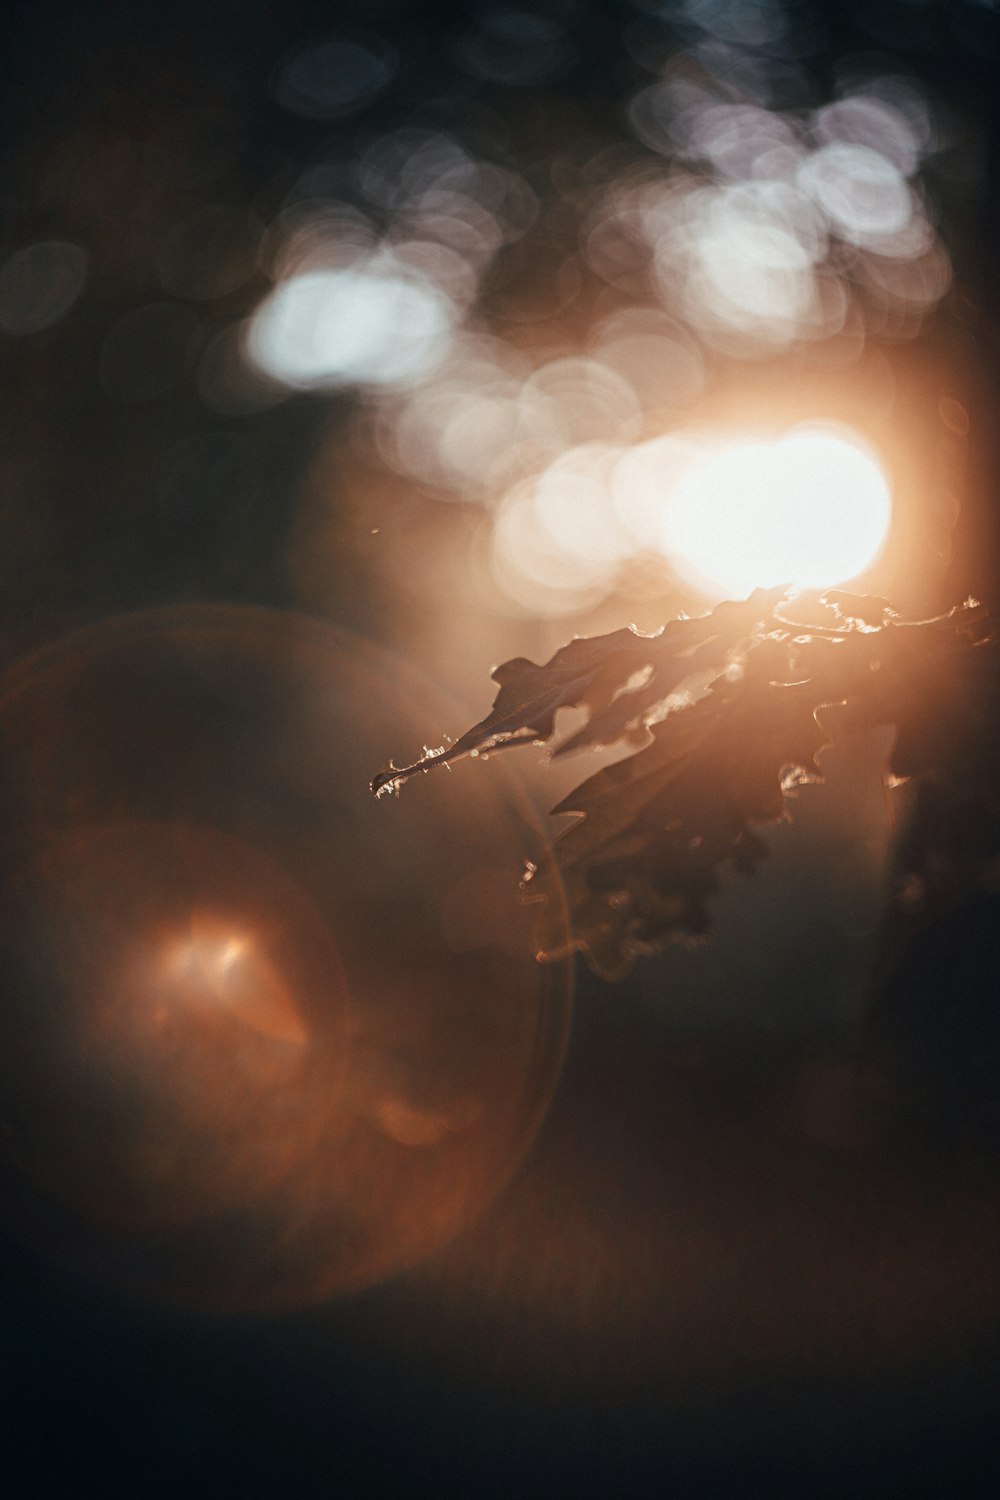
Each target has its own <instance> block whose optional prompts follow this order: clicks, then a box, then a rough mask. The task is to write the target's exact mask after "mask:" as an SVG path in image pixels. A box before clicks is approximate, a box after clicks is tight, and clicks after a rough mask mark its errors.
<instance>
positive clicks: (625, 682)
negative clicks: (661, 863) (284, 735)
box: [371, 589, 785, 796]
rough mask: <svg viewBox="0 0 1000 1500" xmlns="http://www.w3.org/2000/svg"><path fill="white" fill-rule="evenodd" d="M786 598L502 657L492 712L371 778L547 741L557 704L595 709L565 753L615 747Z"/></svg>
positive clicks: (769, 595)
mask: <svg viewBox="0 0 1000 1500" xmlns="http://www.w3.org/2000/svg"><path fill="white" fill-rule="evenodd" d="M784 595H785V590H784V589H770V590H766V589H757V590H756V591H755V592H754V593H753V594H751V595H750V597H749V598H748V599H746V600H743V601H742V602H739V603H735V602H731V601H727V602H726V603H723V604H720V605H719V606H718V607H717V608H716V609H714V610H713V611H712V612H711V614H708V615H703V616H700V617H698V618H696V619H678V620H672V621H671V622H670V624H669V625H667V626H665V627H664V629H663V630H661V631H660V632H659V634H657V635H642V634H640V633H639V631H637V630H634V629H632V628H631V627H628V628H625V629H622V630H615V631H613V632H612V633H611V634H610V635H598V636H591V637H579V638H578V639H576V640H574V641H570V643H569V645H567V646H563V647H562V648H561V649H560V650H559V651H557V652H556V653H555V655H554V656H553V657H552V658H551V660H549V661H547V662H545V663H544V665H541V666H539V665H538V664H537V663H536V662H533V661H529V660H528V659H527V658H526V657H523V656H518V657H515V658H514V659H513V660H512V661H508V662H504V663H503V665H502V666H499V667H497V668H496V669H495V671H494V672H493V674H492V675H493V681H494V682H496V683H498V684H499V686H500V691H499V692H498V693H497V695H496V698H495V699H494V701H493V707H492V709H491V710H490V712H489V713H488V714H487V716H486V718H485V719H482V720H481V721H480V722H479V723H478V724H475V725H473V727H472V728H471V729H470V730H468V731H467V732H466V733H465V734H463V735H462V737H461V738H460V739H458V740H456V741H455V743H454V744H453V745H450V746H448V748H447V749H441V750H432V751H426V752H425V753H424V754H423V755H422V756H421V757H420V759H419V760H417V761H414V762H413V764H412V765H408V766H394V765H391V764H390V765H389V766H387V767H386V768H385V769H384V770H382V771H380V772H379V773H378V774H377V775H376V776H375V777H374V779H373V780H372V784H371V785H372V791H373V792H374V793H375V795H376V796H381V795H382V794H383V793H385V792H389V791H397V790H398V789H399V787H400V786H401V785H402V783H403V782H404V781H406V780H408V779H409V778H410V777H411V776H415V775H416V774H417V772H418V771H427V770H429V769H430V768H431V767H432V766H434V765H439V764H445V763H447V762H449V761H455V760H458V759H460V758H461V757H462V756H463V755H474V754H479V753H480V752H482V751H492V750H500V749H503V748H505V747H506V746H508V745H515V744H531V743H535V742H538V741H540V740H547V739H549V738H550V737H551V735H552V733H553V729H554V725H555V716H556V713H557V712H558V710H559V709H560V708H586V709H588V710H589V721H588V723H587V724H586V725H585V726H584V728H583V729H581V730H579V731H578V732H577V733H576V734H575V735H573V736H572V738H571V740H569V741H568V742H567V743H566V745H565V746H563V747H560V748H561V750H568V749H578V748H581V747H582V746H584V745H604V744H611V743H612V742H613V741H614V740H616V739H618V738H620V737H621V736H622V735H623V734H625V733H626V732H627V731H629V730H630V729H632V728H634V727H636V726H639V725H640V724H641V723H642V720H643V718H644V715H645V714H647V713H648V712H649V711H650V709H652V708H653V707H655V706H657V705H658V704H660V703H661V702H662V701H663V699H664V698H666V697H667V696H669V694H670V693H672V692H673V691H674V690H675V689H676V688H677V687H679V686H680V684H681V683H682V682H683V681H684V680H685V679H686V678H688V677H690V676H692V675H693V674H694V673H697V672H700V671H703V670H705V669H706V668H712V667H717V666H721V665H722V664H723V662H724V661H725V659H726V657H727V655H728V654H729V653H730V652H731V651H732V650H734V649H735V648H736V646H737V645H738V644H739V643H740V642H741V641H742V640H743V639H744V638H746V637H747V636H748V635H750V634H752V633H753V632H754V631H755V630H757V629H759V628H760V627H762V626H763V625H765V624H767V623H769V622H770V620H771V617H772V614H773V610H774V607H775V605H776V604H777V602H778V600H779V599H781V598H783V597H784ZM638 674H644V677H643V683H642V685H641V686H639V687H630V683H632V682H633V681H634V679H635V678H636V677H637V675H638Z"/></svg>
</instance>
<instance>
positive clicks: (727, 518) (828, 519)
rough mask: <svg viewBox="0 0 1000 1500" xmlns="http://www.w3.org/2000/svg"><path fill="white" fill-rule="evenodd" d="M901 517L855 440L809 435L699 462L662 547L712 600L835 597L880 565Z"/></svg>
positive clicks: (679, 496) (823, 431)
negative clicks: (764, 591)
mask: <svg viewBox="0 0 1000 1500" xmlns="http://www.w3.org/2000/svg"><path fill="white" fill-rule="evenodd" d="M891 511H892V504H891V499H890V494H889V486H888V482H887V480H886V477H885V475H884V474H883V472H882V469H881V468H880V466H879V464H878V462H877V460H876V459H875V457H874V456H873V455H872V453H871V452H870V451H869V450H868V449H867V448H866V447H865V446H864V445H863V444H862V443H861V441H860V440H859V439H858V438H857V437H856V436H855V435H854V434H853V433H851V432H849V431H847V430H846V429H841V428H835V427H825V426H811V427H801V428H798V429H796V430H795V431H794V432H793V433H791V434H789V435H788V436H787V437H784V438H782V439H780V440H779V441H778V442H773V443H768V442H761V441H744V442H736V443H731V444H729V445H728V446H725V447H722V448H717V449H716V450H715V451H714V452H710V453H708V454H707V455H706V456H705V457H704V458H702V459H700V460H697V461H696V462H695V463H694V464H693V465H692V466H691V467H690V468H689V469H688V470H687V472H686V473H685V474H684V475H683V476H682V477H681V479H680V480H679V481H678V483H677V485H676V487H675V488H674V489H673V490H672V492H671V493H670V495H669V497H668V499H667V501H666V504H665V508H664V511H663V531H662V542H661V545H662V546H663V549H664V551H666V552H667V554H668V555H669V556H670V558H671V559H672V560H673V561H674V562H675V563H676V564H677V566H678V567H679V568H680V570H681V571H682V572H684V573H686V574H688V575H689V576H690V578H691V580H692V581H693V582H695V583H698V584H700V585H701V586H703V587H704V588H705V590H706V592H709V593H711V592H721V593H722V594H728V595H734V596H742V595H745V594H748V593H750V592H751V590H753V589H755V588H769V587H773V586H775V585H777V584H783V583H784V584H789V585H791V586H793V587H798V588H825V587H828V586H829V585H831V584H836V583H844V582H846V581H847V580H848V579H852V578H855V577H857V575H858V574H860V573H862V572H864V570H865V569H866V568H868V567H869V566H870V565H871V564H872V563H873V562H874V560H875V558H876V557H877V556H878V553H879V551H880V550H881V548H882V545H883V543H884V541H885V538H886V534H887V532H888V529H889V522H890V519H891Z"/></svg>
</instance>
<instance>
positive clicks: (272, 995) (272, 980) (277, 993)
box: [163, 911, 308, 1042]
mask: <svg viewBox="0 0 1000 1500" xmlns="http://www.w3.org/2000/svg"><path fill="white" fill-rule="evenodd" d="M163 979H164V981H165V982H166V986H167V988H168V990H169V993H170V995H171V997H175V998H176V999H177V1000H179V1001H182V1002H186V1003H188V1004H192V1005H199V1004H202V1005H203V1004H205V1003H206V1002H209V1003H211V1004H212V1005H215V1006H218V1007H219V1008H220V1009H223V1010H225V1011H226V1012H227V1013H228V1014H230V1015H232V1016H235V1017H236V1019H237V1020H239V1021H242V1022H243V1023H244V1025H246V1026H251V1027H252V1028H253V1029H254V1030H255V1031H259V1032H260V1034H261V1035H262V1036H267V1037H271V1038H273V1039H274V1040H276V1041H282V1042H304V1041H306V1040H307V1036H308V1033H307V1032H306V1028H305V1026H304V1024H303V1021H302V1017H301V1015H300V1014H299V1010H298V1007H297V1006H296V1004H295V1000H294V998H293V996H292V994H291V992H290V990H289V988H288V985H287V984H286V983H285V981H284V980H283V979H282V977H281V975H280V974H279V973H278V971H277V969H276V968H275V966H274V964H272V963H271V962H270V961H269V960H268V958H267V955H266V954H265V953H264V952H263V951H262V949H261V948H260V946H259V944H258V943H256V942H255V941H254V939H253V937H252V936H251V935H249V934H247V933H246V932H243V931H241V930H235V929H234V928H233V927H232V924H231V923H230V924H228V925H227V924H226V923H225V922H223V921H220V920H219V919H218V918H216V919H213V918H212V917H211V916H210V915H208V914H205V913H203V912H199V911H196V912H195V913H194V914H193V916H192V918H191V928H190V931H189V932H187V933H185V934H184V936H183V937H181V938H179V939H178V940H177V941H176V942H174V943H171V944H170V945H169V946H168V948H167V951H166V954H165V963H164V968H163Z"/></svg>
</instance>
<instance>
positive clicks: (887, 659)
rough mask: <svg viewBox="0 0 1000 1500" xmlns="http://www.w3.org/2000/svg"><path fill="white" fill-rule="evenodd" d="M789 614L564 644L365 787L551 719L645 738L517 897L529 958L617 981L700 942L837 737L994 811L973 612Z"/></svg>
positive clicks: (547, 730)
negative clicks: (878, 740)
mask: <svg viewBox="0 0 1000 1500" xmlns="http://www.w3.org/2000/svg"><path fill="white" fill-rule="evenodd" d="M783 598H784V591H783V590H772V591H769V592H765V591H763V590H758V591H757V592H756V593H755V594H753V595H751V597H750V598H749V599H747V600H744V601H742V602H740V603H726V604H722V605H719V606H718V608H717V609H715V610H713V611H712V613H711V614H709V615H705V616H703V617H701V618H699V619H693V620H688V619H680V620H674V621H671V622H670V624H668V625H667V626H666V627H665V628H664V629H663V630H662V631H661V632H660V634H659V635H656V636H642V635H639V634H638V633H637V632H636V631H634V630H618V631H615V632H613V633H612V634H611V635H606V636H597V637H594V638H592V639H589V640H586V639H581V640H575V641H572V642H570V644H569V645H568V646H564V647H563V648H562V650H561V651H557V652H556V653H555V655H554V656H553V657H552V659H551V660H550V661H549V662H546V663H545V664H544V665H542V666H539V665H537V664H536V663H534V662H530V661H527V660H525V659H524V658H517V659H515V660H514V661H511V662H507V663H506V664H505V665H504V666H502V667H500V668H498V669H497V671H496V672H495V673H494V674H493V675H494V679H495V680H496V681H497V682H498V683H499V686H500V691H499V692H498V694H497V696H496V700H495V702H494V704H493V708H492V711H491V712H490V713H489V714H488V715H487V717H486V718H485V719H483V720H482V722H481V723H479V724H476V725H475V726H474V727H473V728H472V729H470V730H469V731H468V733H467V734H465V735H463V736H462V738H461V739H460V740H458V741H456V743H455V744H454V745H452V746H451V747H450V749H448V750H442V751H437V752H431V753H427V754H425V755H424V756H423V758H422V759H421V760H419V761H417V762H415V763H414V764H413V765H412V766H406V767H403V768H396V767H393V766H390V767H389V768H388V769H387V770H385V771H383V772H381V773H380V774H379V776H377V777H376V778H375V781H374V782H373V783H372V785H373V789H374V790H375V791H376V792H383V791H386V790H388V789H390V788H395V787H397V786H398V785H399V784H400V782H402V781H403V780H405V779H406V778H407V777H408V776H411V775H413V774H415V773H416V772H417V771H426V770H428V769H430V768H431V767H432V766H433V765H435V764H437V763H439V762H447V761H451V760H455V759H457V758H458V757H459V756H461V755H466V754H475V753H477V752H478V751H480V750H487V749H495V748H501V747H503V746H505V745H513V744H520V743H523V742H525V741H528V740H542V739H549V738H550V737H551V735H552V734H553V732H554V727H555V717H556V714H557V712H558V710H559V709H560V708H562V707H570V706H573V707H585V708H586V709H587V710H588V711H589V713H588V719H587V722H586V723H585V724H584V725H583V726H582V727H581V728H580V729H578V730H577V731H576V732H575V733H574V734H573V735H571V736H570V738H569V739H567V740H566V741H564V743H563V744H562V745H561V746H559V747H557V750H556V752H555V753H557V754H559V753H564V752H565V751H568V750H575V749H579V748H581V747H583V746H586V745H606V744H611V743H613V742H614V741H615V740H617V739H621V738H623V737H626V738H629V739H632V740H633V741H634V740H640V741H641V742H642V746H643V748H640V749H638V750H636V751H635V752H634V753H632V754H631V755H628V756H626V757H625V758H624V759H622V760H619V761H616V762H615V763H613V764H612V765H609V766H606V767H604V768H603V769H602V770H600V771H598V772H597V773H596V774H595V775H593V776H591V777H590V778H589V779H588V780H586V781H584V782H583V784H582V785H581V786H579V787H577V789H576V790H575V791H574V792H572V793H570V795H569V796H568V797H566V798H565V799H564V800H563V801H562V802H561V803H560V804H559V806H558V807H556V808H555V809H554V812H555V813H559V814H561V813H565V814H572V815H574V816H575V821H574V823H573V824H572V826H570V827H569V828H567V829H566V830H565V831H564V832H563V833H562V834H561V835H560V836H559V837H558V838H557V839H556V840H555V843H554V845H553V846H552V848H551V849H550V850H549V851H548V853H547V854H546V855H545V856H544V858H543V859H542V860H541V862H540V863H539V865H538V867H537V868H534V867H532V868H530V869H529V871H528V875H527V877H526V879H525V881H524V889H525V891H526V893H527V896H528V898H529V899H531V900H535V901H538V902H539V903H540V916H539V926H538V946H539V950H540V951H539V956H540V957H542V958H555V957H558V956H559V955H561V954H565V953H566V952H567V951H569V950H572V949H581V950H582V951H583V953H584V954H585V956H586V958H587V961H588V962H589V963H590V965H591V966H592V967H593V968H594V969H595V970H596V971H597V972H598V973H600V974H603V975H605V976H607V977H609V978H616V977H619V976H620V975H622V974H624V973H625V972H626V971H627V970H628V968H629V967H630V965H631V964H632V962H633V960H634V958H635V956H636V955H637V954H639V953H645V952H651V951H654V950H655V949H657V948H659V947H661V946H662V945H663V944H664V943H665V942H667V941H669V940H670V939H672V938H688V939H691V938H698V937H701V936H703V935H704V934H705V933H706V932H707V931H708V929H709V926H710V919H709V901H710V899H711V897H712V896H714V895H715V894H716V892H717V891H718V889H719V883H720V875H721V873H722V872H723V871H724V870H725V869H726V868H732V869H735V870H737V871H741V872H743V873H746V874H750V873H752V872H753V871H754V870H755V869H756V868H757V866H758V864H759V863H760V860H761V858H762V856H763V854H764V853H765V852H766V851H765V847H764V844H763V843H762V841H761V839H760V838H759V836H758V834H757V832H756V830H757V828H758V827H760V826H762V825H764V824H766V823H769V822H774V821H776V820H777V819H780V818H782V817H783V816H784V815H785V809H786V801H785V792H786V790H787V789H788V788H789V787H790V785H792V784H793V783H794V782H795V781H800V780H803V779H809V780H815V779H818V768H817V762H816V756H817V753H818V751H819V750H820V748H821V747H822V745H823V744H824V743H825V742H826V741H827V740H828V739H829V738H831V736H833V735H835V734H837V733H838V732H839V731H840V730H841V729H844V728H847V729H850V728H857V727H871V726H875V725H879V724H894V725H895V726H896V731H897V732H896V741H895V746H894V749H893V751H892V754H891V760H890V767H889V769H890V770H891V771H892V773H893V774H894V775H895V776H896V777H899V778H905V777H909V776H914V775H921V776H933V777H939V778H940V777H945V776H947V775H948V774H954V771H955V766H956V763H957V762H958V761H959V760H961V761H962V762H963V765H964V768H965V770H966V773H967V774H971V776H972V779H973V781H974V783H975V784H976V786H977V787H978V789H979V795H980V797H981V800H983V801H984V802H986V803H987V804H989V805H993V806H995V805H996V804H997V803H998V802H1000V790H998V788H1000V752H998V750H997V746H998V744H1000V642H998V640H997V639H996V634H995V630H994V626H993V622H992V620H991V618H990V616H989V614H988V612H987V611H986V610H985V609H984V608H983V607H982V606H981V605H979V604H977V603H976V601H975V600H971V599H970V600H967V601H966V602H965V603H964V604H962V605H960V606H958V607H957V608H956V609H954V610H952V611H951V612H950V613H949V614H947V615H944V616H941V617H940V618H938V619H934V620H925V621H916V622H907V621H902V620H900V619H899V618H898V616H897V615H896V612H895V611H894V610H893V609H892V608H891V606H890V605H889V604H888V603H887V602H886V601H885V600H883V599H879V598H867V597H864V596H858V595H852V594H843V593H834V594H830V595H827V596H826V604H827V607H828V608H829V609H830V610H831V611H832V613H833V614H834V618H835V623H834V624H833V625H832V626H830V625H814V624H806V623H802V624H797V623H795V622H794V621H792V620H789V619H786V618H785V617H784V616H783V615H781V614H779V613H778V612H777V610H778V605H779V602H780V601H781V600H782V599H783ZM723 668H728V670H725V671H722V669H723ZM712 671H718V672H720V673H721V675H719V676H718V677H717V678H716V679H715V681H714V682H712V683H711V684H710V685H709V687H708V689H707V690H706V691H704V692H703V696H701V697H700V698H698V699H697V700H696V701H694V702H689V703H688V704H687V705H686V706H683V707H677V706H676V703H675V702H674V700H673V697H672V695H675V694H676V692H677V690H678V689H679V688H681V687H682V686H683V685H684V684H685V683H688V684H691V683H692V682H694V681H695V679H700V683H701V686H704V680H705V676H706V674H707V673H710V672H712ZM990 715H992V720H990V723H989V728H990V732H989V733H983V732H982V731H983V726H984V723H985V722H986V721H987V719H988V718H989V716H990ZM984 747H988V748H984ZM567 907H568V910H569V916H570V924H571V925H570V930H569V936H567V930H566V927H565V912H566V909H567Z"/></svg>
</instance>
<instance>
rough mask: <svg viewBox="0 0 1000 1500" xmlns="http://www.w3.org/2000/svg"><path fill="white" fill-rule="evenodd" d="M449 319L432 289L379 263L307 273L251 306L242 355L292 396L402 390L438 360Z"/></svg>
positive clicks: (448, 309) (448, 310) (444, 302)
mask: <svg viewBox="0 0 1000 1500" xmlns="http://www.w3.org/2000/svg"><path fill="white" fill-rule="evenodd" d="M453 316H454V313H453V308H452V305H451V303H450V302H449V301H448V299H447V298H446V297H445V296H444V295H443V294H442V293H441V292H440V291H439V290H438V289H437V287H435V286H433V285H432V284H431V283H430V282H428V281H427V280H426V279H424V278H422V277H420V276H416V275H411V274H404V273H401V272H400V271H399V270H393V269H390V268H389V265H385V266H383V263H382V261H381V259H375V260H372V261H371V262H367V263H362V264H361V265H352V266H341V267H336V268H328V269H323V270H314V271H307V272H304V273H303V274H302V275H300V276H292V277H291V278H290V279H289V280H288V281H284V282H282V283H281V284H280V285H279V286H277V287H276V288H275V289H274V291H273V292H272V293H271V295H270V296H269V297H268V298H267V299H266V301H265V302H263V303H262V304H261V306H260V307H259V308H258V310H257V312H256V314H255V315H254V318H253V321H252V322H251V324H250V329H249V333H248V335H247V353H248V355H249V357H250V359H251V360H252V362H253V363H254V364H255V365H256V366H257V367H258V368H259V369H261V370H262V371H263V372H264V373H265V374H266V375H269V376H271V377H272V379H274V380H277V381H280V382H281V383H282V384H283V385H290V386H295V387H296V388H297V389H299V390H323V389H328V388H333V387H337V386H346V385H382V386H391V385H405V384H406V383H408V382H409V381H411V380H414V379H416V378H418V377H419V376H421V375H423V374H424V373H425V372H426V371H427V370H429V369H431V368H432V367H433V366H434V365H435V364H437V363H438V361H439V360H440V359H441V358H442V357H443V355H444V353H445V351H446V349H447V346H448V341H449V337H450V334H451V330H452V322H453Z"/></svg>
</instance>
